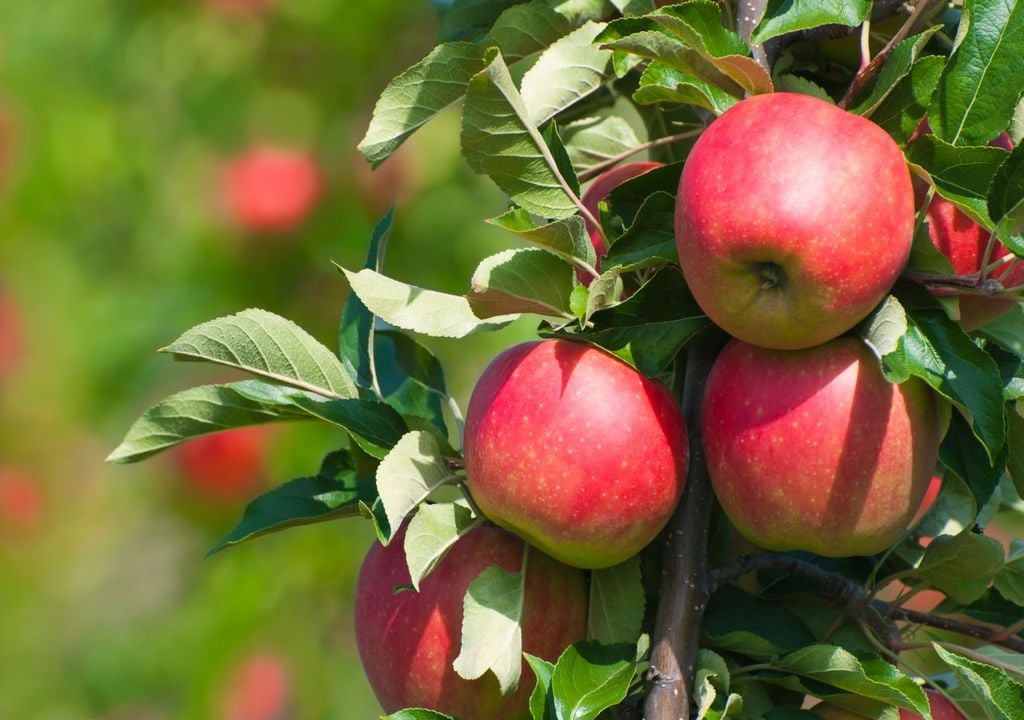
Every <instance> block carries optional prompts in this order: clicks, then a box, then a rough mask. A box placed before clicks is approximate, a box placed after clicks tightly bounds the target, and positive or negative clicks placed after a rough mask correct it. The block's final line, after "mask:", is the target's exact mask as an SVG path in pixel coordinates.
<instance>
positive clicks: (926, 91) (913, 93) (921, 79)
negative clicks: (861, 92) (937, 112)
mask: <svg viewBox="0 0 1024 720" xmlns="http://www.w3.org/2000/svg"><path fill="white" fill-rule="evenodd" d="M943 67H945V62H944V58H942V57H941V56H939V55H927V56H925V57H923V58H921V59H920V60H918V61H917V62H915V63H914V66H913V67H912V68H911V69H910V74H909V75H907V76H906V77H905V78H903V79H902V80H900V81H899V82H898V83H896V85H895V86H894V87H893V88H892V90H891V91H890V92H889V94H888V95H886V97H885V100H883V101H882V102H881V104H880V105H879V106H878V107H877V108H876V109H875V111H874V112H873V113H872V114H871V120H872V121H873V122H876V123H878V124H879V125H881V126H882V129H884V130H885V131H886V132H887V133H889V134H890V135H892V137H893V139H895V140H896V142H897V143H899V144H900V145H902V144H904V143H905V142H906V141H907V139H908V138H910V136H911V135H912V134H913V133H914V131H915V130H917V127H918V125H920V124H921V119H922V118H923V117H924V116H925V112H927V109H928V103H929V102H931V99H932V95H933V94H934V93H935V88H936V86H937V85H938V84H939V77H940V76H941V75H942V68H943Z"/></svg>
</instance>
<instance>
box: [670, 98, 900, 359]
mask: <svg viewBox="0 0 1024 720" xmlns="http://www.w3.org/2000/svg"><path fill="white" fill-rule="evenodd" d="M913 229H914V195H913V189H912V187H911V183H910V173H909V171H908V170H907V165H906V162H905V161H904V159H903V153H902V152H901V151H900V149H899V147H898V146H897V145H896V143H895V142H893V140H892V138H890V137H889V136H888V135H887V134H886V133H885V131H883V130H882V129H881V128H880V127H878V126H877V125H875V124H874V123H872V122H870V121H869V120H865V119H864V118H862V117H859V116H857V115H853V114H851V113H848V112H846V111H844V110H840V109H839V108H837V107H836V106H835V105H832V104H830V103H828V102H825V101H823V100H819V99H817V98H813V97H810V96H807V95H798V94H793V93H771V94H767V95H757V96H754V97H751V98H748V99H747V100H743V101H742V102H739V103H737V104H736V105H734V106H733V107H732V108H730V109H729V110H727V111H726V112H725V113H723V114H722V116H721V117H719V118H718V119H717V120H715V121H714V122H713V123H711V125H710V126H709V127H708V129H707V130H706V131H705V132H704V133H703V134H702V135H701V137H700V139H699V140H698V141H697V143H696V144H695V145H694V147H693V150H692V151H691V152H690V156H689V157H688V158H687V161H686V165H685V167H684V168H683V173H682V177H681V178H680V181H679V193H678V195H677V197H676V243H677V245H678V247H679V260H680V264H681V265H682V268H683V274H684V275H685V276H686V280H687V283H688V284H689V286H690V289H691V290H692V292H693V295H694V297H695V298H696V300H697V302H698V303H699V304H700V306H701V308H703V310H704V311H705V312H706V313H707V314H708V316H709V317H710V318H711V319H712V320H713V321H714V322H715V323H716V324H718V325H719V326H721V327H722V328H723V329H725V330H726V332H728V333H729V334H731V335H733V336H735V337H738V338H740V339H741V340H745V341H746V342H749V343H752V344H755V345H760V346H762V347H770V348H784V349H799V348H806V347H811V346H814V345H819V344H821V343H823V342H826V341H827V340H830V339H832V338H834V337H836V336H838V335H840V334H841V333H843V332H845V331H846V330H848V329H850V328H851V327H853V326H854V325H855V324H856V323H858V322H859V321H860V320H862V319H863V318H864V317H865V316H867V314H868V313H869V312H871V310H872V309H873V308H874V307H875V306H876V305H877V304H878V303H879V301H880V300H881V299H882V298H883V297H884V296H885V294H886V293H887V292H888V291H889V289H890V288H891V286H892V284H893V282H895V280H896V278H897V277H898V276H899V273H900V271H901V270H902V269H903V267H904V265H906V262H907V258H908V257H909V255H910V247H911V239H912V235H913Z"/></svg>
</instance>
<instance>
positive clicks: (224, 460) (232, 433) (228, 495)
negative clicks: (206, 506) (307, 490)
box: [174, 425, 268, 503]
mask: <svg viewBox="0 0 1024 720" xmlns="http://www.w3.org/2000/svg"><path fill="white" fill-rule="evenodd" d="M267 432H268V430H267V428H266V427H262V426H259V425H254V426H252V427H244V428H237V429H234V430H225V431H223V432H219V433H214V434H212V435H203V436H201V437H197V438H192V439H191V440H188V441H186V442H184V443H182V445H181V446H180V447H178V448H177V449H176V451H175V454H174V458H175V460H176V462H177V465H178V468H179V470H180V471H181V474H182V475H183V477H184V479H185V481H186V482H187V483H188V486H189V487H190V488H191V489H192V490H193V491H195V492H196V493H197V494H198V495H200V496H202V497H204V498H206V499H208V500H213V501H215V502H225V503H233V502H238V501H240V500H244V499H247V498H249V497H251V496H252V495H254V494H256V492H258V491H259V490H261V489H262V488H263V485H264V484H265V481H266V479H265V476H264V462H265V455H266V445H267Z"/></svg>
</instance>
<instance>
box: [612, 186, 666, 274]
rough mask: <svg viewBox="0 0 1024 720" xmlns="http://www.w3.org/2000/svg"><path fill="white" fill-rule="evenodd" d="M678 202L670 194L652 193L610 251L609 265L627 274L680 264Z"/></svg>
mask: <svg viewBox="0 0 1024 720" xmlns="http://www.w3.org/2000/svg"><path fill="white" fill-rule="evenodd" d="M675 211H676V199H675V197H673V196H672V195H669V194H668V193H666V192H656V193H652V194H651V195H649V196H648V197H647V199H646V200H645V201H644V203H643V205H641V206H640V209H639V210H638V211H637V213H636V217H635V219H634V220H633V223H632V224H631V225H630V226H629V228H627V229H626V232H624V233H623V234H622V235H621V236H619V237H618V238H617V239H616V240H615V241H614V242H613V243H612V246H611V248H610V249H609V250H608V255H607V257H606V259H605V261H604V262H605V264H606V265H607V266H609V267H611V266H614V265H621V266H622V269H623V270H624V271H627V270H640V269H643V268H647V267H651V266H653V265H662V264H672V265H676V264H678V263H679V254H678V251H677V249H676V233H675Z"/></svg>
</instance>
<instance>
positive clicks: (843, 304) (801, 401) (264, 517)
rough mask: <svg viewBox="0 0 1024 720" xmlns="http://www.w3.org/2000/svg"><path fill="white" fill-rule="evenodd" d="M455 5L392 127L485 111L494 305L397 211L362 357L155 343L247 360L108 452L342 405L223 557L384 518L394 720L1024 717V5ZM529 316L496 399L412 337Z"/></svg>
mask: <svg viewBox="0 0 1024 720" xmlns="http://www.w3.org/2000/svg"><path fill="white" fill-rule="evenodd" d="M435 4H436V5H438V12H439V18H440V23H439V41H438V44H437V45H436V47H435V48H434V49H433V50H432V51H431V52H430V53H429V54H428V55H427V56H426V57H424V58H423V59H422V60H421V61H420V62H418V63H416V64H415V65H414V66H412V67H410V68H409V69H408V70H406V71H405V72H403V73H402V74H400V75H399V76H398V77H396V78H395V79H394V80H392V81H391V83H390V84H388V85H387V87H386V88H384V90H383V92H382V94H381V96H380V99H379V101H378V103H377V106H376V108H375V111H374V113H373V117H372V119H371V121H370V123H369V127H368V130H367V132H366V136H365V138H364V139H363V141H362V143H361V144H360V146H359V150H360V151H361V152H362V154H363V156H364V157H365V158H366V160H367V161H368V162H369V163H370V164H371V165H372V166H374V167H376V166H379V165H380V164H381V163H384V162H385V161H386V160H387V159H388V157H389V156H390V155H391V154H392V153H393V152H394V151H395V150H396V149H397V148H398V147H399V146H400V145H401V144H402V143H403V142H404V141H405V140H406V139H407V138H408V137H409V136H410V135H412V134H413V133H415V132H416V131H417V129H418V128H420V127H421V126H423V125H424V124H425V123H427V122H429V121H430V120H431V119H432V118H433V117H435V116H436V115H438V114H440V113H443V112H460V113H461V136H460V140H461V148H462V154H463V156H464V158H465V161H466V162H467V163H468V164H469V166H470V167H471V168H472V169H473V170H474V171H475V172H476V173H478V174H480V175H484V176H487V177H488V178H490V180H491V181H493V182H494V183H496V184H497V186H498V187H499V188H500V189H501V190H502V191H504V193H505V194H506V195H507V198H508V206H507V209H506V211H505V212H503V213H502V214H500V215H498V216H497V217H493V218H490V219H487V220H486V222H489V223H491V224H493V225H496V226H498V227H500V228H502V229H504V230H507V231H508V233H509V235H510V240H514V242H515V243H516V245H515V246H514V247H513V248H512V249H509V250H506V251H504V252H501V253H498V254H497V255H492V256H490V257H486V258H482V259H481V261H480V264H479V267H478V268H477V270H476V272H475V273H474V275H473V277H472V278H470V279H469V281H468V287H467V290H466V292H465V294H464V295H452V294H447V293H442V292H437V291H434V290H431V289H427V288H421V287H418V286H415V285H412V284H407V283H405V282H401V281H399V280H396V279H393V278H390V277H388V275H387V274H385V272H384V271H385V266H386V259H387V252H386V251H387V246H388V239H389V235H390V233H391V230H392V227H393V225H394V224H395V223H396V222H401V221H402V219H401V212H400V209H399V210H398V211H396V210H395V209H392V210H391V211H389V212H388V213H387V214H386V215H385V216H384V217H383V218H382V219H381V220H380V222H379V224H378V225H377V227H376V229H375V231H374V233H373V236H372V238H370V239H369V246H368V252H367V258H366V263H365V266H364V267H362V268H339V270H340V272H341V276H342V277H340V278H339V292H343V290H344V285H345V284H347V286H348V287H349V288H350V289H351V294H350V296H349V298H348V300H347V303H346V305H345V308H344V312H343V315H342V317H341V321H340V332H339V336H338V338H337V341H336V343H333V344H335V346H336V349H330V348H329V347H327V346H325V345H324V344H322V343H321V342H319V341H318V340H316V339H314V338H313V337H311V336H310V335H309V334H308V333H306V332H305V331H303V330H302V329H301V328H299V327H297V326H296V325H295V324H293V323H291V322H290V321H288V320H286V319H284V318H282V317H279V316H277V315H274V314H272V313H269V312H266V311H263V310H245V311H243V312H240V313H238V314H236V315H233V316H231V317H225V318H220V319H216V320H212V321H210V322H208V323H205V324H203V325H200V326H198V327H195V328H192V329H191V330H188V331H187V332H185V333H184V334H183V335H181V336H180V337H179V338H178V339H177V340H175V341H173V342H172V343H171V344H170V345H168V346H167V347H166V348H164V352H167V353H169V354H170V355H172V357H174V358H175V359H177V360H185V361H202V362H211V363H216V364H219V365H224V366H227V367H230V368H234V369H235V370H238V371H240V372H241V373H244V374H247V375H248V376H250V377H249V378H248V379H242V380H239V381H237V382H232V383H228V384H222V385H207V386H203V387H196V388H193V389H191V390H187V391H184V392H181V393H178V394H176V395H173V396H171V397H169V398H167V399H166V400H164V401H163V402H161V403H159V404H157V405H156V406H154V407H153V408H151V409H150V410H148V411H147V412H146V413H145V414H144V415H143V416H142V418H140V419H139V420H138V421H137V422H136V423H135V425H133V426H132V427H131V429H130V430H129V432H128V434H127V436H126V438H125V440H124V441H123V443H122V444H121V445H120V446H119V447H118V448H117V449H116V450H115V451H114V452H113V453H112V455H111V458H110V459H111V460H113V461H117V462H134V461H138V460H142V459H144V458H146V457H149V456H150V455H153V454H155V453H158V452H160V451H162V450H164V449H167V448H169V447H171V446H174V445H176V444H178V443H181V442H183V441H187V440H189V439H190V438H194V437H197V436H200V435H205V434H209V433H215V432H218V431H222V430H227V429H230V428H236V427H241V426H247V425H257V424H262V423H272V422H291V421H299V420H305V421H310V420H312V421H319V422H326V423H329V424H331V425H333V426H336V427H337V428H338V432H339V448H338V450H337V451H335V452H332V453H331V454H330V455H328V456H327V457H326V458H324V459H323V462H322V465H321V467H320V470H319V471H318V472H317V473H316V474H314V475H311V476H309V477H303V478H299V479H295V480H292V481H290V482H286V483H284V484H282V485H280V486H279V487H277V488H276V489H274V490H271V491H270V492H268V493H266V494H265V495H262V496H260V497H257V498H255V499H254V500H253V501H252V502H251V504H250V505H249V506H248V508H247V509H246V510H245V512H244V515H243V517H242V518H241V519H240V520H239V522H238V524H237V525H236V527H235V528H234V529H232V530H231V531H230V532H228V533H227V535H226V536H225V537H224V539H223V540H222V541H221V542H220V543H219V544H218V545H217V546H216V547H214V548H213V549H212V550H211V553H216V552H220V551H223V550H225V549H227V548H230V547H231V546H233V545H236V544H238V543H241V542H247V541H249V540H252V539H255V538H257V537H259V536H262V535H265V534H267V533H272V532H277V531H280V530H284V529H286V528H289V527H292V526H295V525H301V524H308V523H316V522H326V521H334V520H337V519H340V518H350V517H351V518H361V519H363V520H365V521H368V522H371V523H372V524H373V526H374V528H375V530H376V534H377V536H378V540H379V543H378V544H376V545H375V547H374V548H373V549H372V550H371V552H370V555H369V556H368V558H367V561H366V563H365V564H364V569H363V575H362V577H361V580H360V587H359V596H358V597H357V613H356V614H357V617H356V630H357V635H358V637H359V641H360V652H361V655H362V658H363V661H364V665H365V666H366V669H367V674H368V677H369V680H370V682H371V684H372V685H373V687H374V690H375V692H376V693H377V696H378V698H379V699H380V701H381V703H382V705H383V706H384V708H385V711H386V712H389V713H392V714H391V715H389V717H391V718H395V719H396V720H397V719H399V718H401V719H402V720H428V719H432V718H447V717H461V718H462V720H481V719H482V718H496V719H499V720H500V719H502V718H533V720H549V719H557V720H584V719H589V718H598V717H601V718H641V717H644V718H647V719H648V720H674V719H676V718H697V719H698V720H700V719H703V718H708V719H715V718H737V719H744V718H747V719H750V720H755V719H760V718H764V719H766V720H799V719H800V718H808V719H813V718H816V717H818V718H821V717H826V718H828V717H831V718H865V717H866V718H875V719H877V720H882V719H885V720H896V719H897V718H918V717H923V718H935V719H936V720H943V718H971V719H972V720H974V719H978V720H982V719H984V720H1020V718H1024V655H1022V653H1024V619H1022V618H1024V541H1022V540H1019V539H1012V537H1007V536H1006V533H1005V531H1004V530H1001V529H999V528H1000V526H999V523H1000V522H1002V519H1003V518H1004V517H1018V518H1019V516H1020V513H1021V512H1022V511H1024V501H1022V499H1021V498H1022V497H1024V309H1022V306H1021V303H1020V301H1021V300H1022V299H1024V263H1021V259H1022V258H1024V151H1022V150H1021V141H1022V137H1024V104H1022V102H1021V96H1022V93H1024V7H1022V6H1020V5H1019V4H1018V3H1017V2H1016V0H966V1H965V2H962V3H960V2H957V3H944V2H936V1H935V0H918V1H917V2H891V1H889V0H877V1H876V2H874V3H872V2H868V0H835V1H834V2H828V3H824V2H822V3H813V2H799V1H797V2H785V1H784V0H767V1H764V0H738V1H730V0H724V1H720V2H713V1H712V0H688V1H687V2H681V3H678V4H669V3H665V2H655V1H654V0H452V1H451V2H436V3H435ZM473 221H474V222H476V221H484V218H477V219H473ZM437 248H438V250H437V257H436V258H432V261H436V262H444V238H438V242H437ZM524 315H529V316H533V317H535V318H536V319H537V323H538V327H537V335H538V336H539V338H540V339H539V340H538V341H537V342H535V343H532V344H525V345H520V346H516V347H514V348H510V349H509V350H508V351H506V352H505V353H503V354H502V355H501V356H499V358H497V359H496V360H495V361H494V362H493V363H492V365H491V366H490V367H489V368H488V369H487V371H486V372H485V373H484V377H483V378H481V381H480V383H479V384H478V386H477V389H476V391H475V392H474V394H473V398H472V400H471V403H470V406H469V408H468V412H466V413H464V412H463V410H462V409H461V408H460V407H458V405H457V403H456V402H455V401H454V400H453V399H452V397H451V396H450V395H449V394H448V391H447V389H446V385H445V376H444V371H443V369H442V367H441V365H440V364H439V362H438V361H437V359H436V358H435V357H433V356H432V354H431V353H430V352H429V351H428V350H427V349H426V348H425V347H424V346H423V345H422V344H421V343H420V342H418V341H417V339H416V336H417V335H422V336H432V337H440V338H452V339H458V338H463V337H466V336H468V335H470V334H472V333H481V332H493V331H498V330H500V329H502V328H503V327H505V326H506V325H508V323H510V322H511V321H512V320H514V319H516V318H519V317H521V316H524ZM1015 513H1016V515H1014V514H1015ZM927 597H931V598H932V601H931V602H930V603H928V604H927V605H921V601H922V600H923V599H924V598H927Z"/></svg>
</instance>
